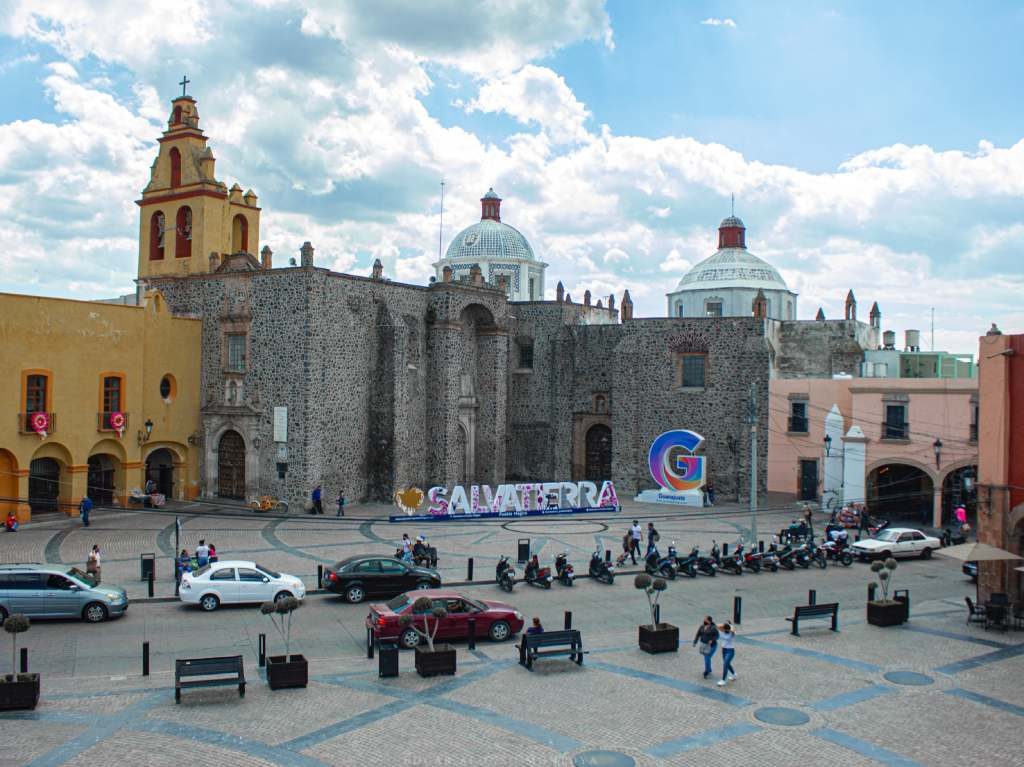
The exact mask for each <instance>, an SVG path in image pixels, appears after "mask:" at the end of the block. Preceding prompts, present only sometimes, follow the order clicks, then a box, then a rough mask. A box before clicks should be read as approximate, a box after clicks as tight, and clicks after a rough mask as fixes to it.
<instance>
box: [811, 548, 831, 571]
mask: <svg viewBox="0 0 1024 767" xmlns="http://www.w3.org/2000/svg"><path fill="white" fill-rule="evenodd" d="M811 562H813V563H814V564H816V565H817V566H818V567H820V568H821V569H822V570H824V569H825V568H826V567H828V561H827V560H826V559H825V552H824V551H823V550H822V549H821V547H820V546H818V544H816V543H815V542H814V541H810V542H808V544H807V564H808V565H809V564H810V563H811Z"/></svg>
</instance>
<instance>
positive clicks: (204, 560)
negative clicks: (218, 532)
mask: <svg viewBox="0 0 1024 767" xmlns="http://www.w3.org/2000/svg"><path fill="white" fill-rule="evenodd" d="M196 564H197V565H199V566H200V567H206V566H207V565H208V564H210V547H209V546H207V545H206V541H205V540H203V539H200V540H199V545H198V546H196Z"/></svg>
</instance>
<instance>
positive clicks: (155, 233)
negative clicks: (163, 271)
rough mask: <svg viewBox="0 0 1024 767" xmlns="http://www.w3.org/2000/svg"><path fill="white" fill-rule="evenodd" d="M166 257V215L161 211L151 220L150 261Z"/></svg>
mask: <svg viewBox="0 0 1024 767" xmlns="http://www.w3.org/2000/svg"><path fill="white" fill-rule="evenodd" d="M163 257H164V214H163V213H161V212H160V211H159V210H158V211H157V212H156V213H154V214H153V215H152V217H151V218H150V219H149V260H150V261H160V260H161V259H162V258H163Z"/></svg>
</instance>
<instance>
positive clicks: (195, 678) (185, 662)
mask: <svg viewBox="0 0 1024 767" xmlns="http://www.w3.org/2000/svg"><path fill="white" fill-rule="evenodd" d="M235 684H237V685H238V696H239V697H244V696H245V669H244V667H243V666H242V656H241V655H229V656H226V657H223V658H180V659H176V660H175V661H174V702H175V703H181V691H182V689H184V688H186V687H220V686H223V685H235Z"/></svg>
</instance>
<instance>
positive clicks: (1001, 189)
mask: <svg viewBox="0 0 1024 767" xmlns="http://www.w3.org/2000/svg"><path fill="white" fill-rule="evenodd" d="M982 10H983V12H982ZM1022 37H1024V4H1021V3H1018V2H997V1H996V0H992V1H991V2H987V3H985V4H984V7H983V9H982V8H980V7H978V6H975V5H972V4H966V3H954V2H946V1H945V0H932V1H931V2H912V1H910V0H908V1H907V2H901V3H862V2H800V0H789V1H787V2H765V1H763V0H755V1H753V2H743V1H741V0H732V1H731V2H697V1H696V0H694V1H693V2H690V1H688V0H644V1H643V2H636V0H607V1H605V0H564V1H563V2H542V1H541V0H501V1H500V2H499V0H476V1H475V2H469V1H468V0H417V2H411V0H404V1H400V0H311V1H310V2H303V3H300V2H293V1H292V0H249V1H248V2H228V0H209V1H205V0H176V2H174V3H168V2H153V1H152V0H134V1H133V2H113V1H109V2H108V1H107V0H90V2H88V3H83V2H80V0H46V1H45V2H33V1H31V0H0V291H6V292H19V293H30V294H36V295H52V296H65V297H73V298H82V299H94V298H102V297H110V296H114V295H117V294H121V293H128V292H131V291H132V290H133V282H132V280H133V278H134V276H135V272H136V264H137V247H138V245H137V242H138V231H139V212H138V207H137V206H136V205H135V202H134V201H135V200H136V199H138V198H139V197H140V195H141V191H142V189H143V187H144V186H145V185H146V183H147V182H148V179H149V169H150V166H151V164H152V162H153V159H154V157H155V154H156V150H157V144H156V138H157V137H158V136H159V135H160V133H161V131H162V130H163V129H164V127H165V125H166V120H167V118H168V115H169V112H170V100H171V99H172V98H173V97H174V96H175V95H176V94H177V93H180V86H178V85H177V83H178V82H179V81H180V80H181V79H182V75H183V74H187V75H188V77H189V79H190V80H191V85H190V86H189V92H190V94H191V95H193V96H194V97H195V98H196V99H197V101H198V107H199V113H200V116H201V121H202V127H203V128H204V130H205V132H206V134H207V135H208V136H209V137H210V145H211V146H212V148H213V150H214V153H215V155H216V157H217V175H218V177H219V178H220V180H222V181H225V182H226V183H227V184H228V185H229V186H230V185H231V184H233V183H235V182H236V181H237V182H238V183H239V184H240V185H241V186H242V187H243V188H244V189H248V188H252V189H254V190H255V191H256V192H257V194H259V197H260V205H261V207H262V209H263V211H262V221H261V233H260V234H261V243H260V247H262V245H263V244H267V245H269V246H270V247H271V249H272V250H273V251H274V253H275V254H276V259H277V263H285V262H286V261H285V259H287V258H288V257H289V256H292V255H297V252H298V249H299V247H300V246H301V244H302V243H303V242H304V241H305V240H310V241H311V242H312V243H313V245H314V246H315V247H316V253H317V262H318V264H319V265H322V266H328V267H331V268H334V269H337V270H340V271H346V272H351V273H354V274H368V273H369V271H370V268H371V264H372V263H373V260H374V259H375V258H380V259H381V261H382V262H383V264H384V272H385V275H386V276H388V277H390V278H392V279H396V280H401V281H407V282H414V283H419V284H423V283H426V282H427V280H428V279H429V277H430V275H431V274H432V273H433V270H432V268H431V263H432V262H434V261H435V260H436V259H437V255H438V235H439V227H438V224H439V213H440V197H439V192H440V183H441V181H442V180H443V181H444V182H445V204H444V208H445V210H444V221H445V227H444V231H443V234H442V238H443V241H444V244H445V247H447V244H448V242H450V241H451V239H452V238H453V237H454V236H455V235H456V234H457V232H458V231H459V230H460V229H462V228H463V227H465V226H468V225H470V224H472V223H473V222H474V221H476V220H478V219H479V215H480V205H479V198H480V197H481V196H482V195H483V193H484V192H486V191H487V189H488V187H491V186H493V187H494V188H495V189H496V190H497V191H498V192H499V194H500V195H501V196H502V197H503V198H504V202H503V204H502V220H503V221H505V222H506V223H509V224H511V225H513V226H515V227H516V228H517V229H519V230H520V231H521V232H523V233H524V234H525V235H526V237H527V238H528V239H529V240H530V242H531V244H532V246H533V248H534V251H535V252H536V253H537V255H538V257H539V258H541V259H543V260H544V261H546V262H547V263H549V264H550V267H549V268H548V272H547V280H546V282H547V285H546V287H547V294H548V296H547V297H548V298H553V297H554V291H555V285H556V284H557V282H558V281H559V280H561V281H562V282H563V283H564V284H565V286H566V289H567V290H568V291H569V292H570V293H571V294H572V295H573V296H574V297H575V298H576V300H579V298H580V297H582V294H583V292H584V291H585V290H588V289H589V290H590V291H591V292H592V293H593V294H594V295H595V297H596V296H607V295H608V294H611V293H615V294H616V297H617V299H620V298H621V295H622V292H623V290H625V289H628V290H629V291H630V294H631V296H632V298H633V301H634V304H635V313H636V315H637V316H664V314H665V313H666V311H667V307H666V299H665V294H666V293H667V292H670V291H671V290H673V289H674V287H675V285H676V283H677V282H678V280H679V279H680V278H681V277H682V276H683V275H684V274H685V273H686V271H687V270H688V269H689V268H690V267H692V266H693V265H695V264H697V263H699V262H700V261H701V260H703V259H704V258H707V257H708V256H710V255H711V254H712V253H713V251H714V247H715V243H716V242H717V233H716V229H717V226H718V223H719V222H720V221H721V219H722V218H724V217H725V216H727V215H728V214H729V211H730V195H735V199H736V203H735V205H736V214H737V215H739V216H740V217H742V218H743V219H744V221H745V223H746V226H747V245H748V248H749V249H750V250H751V251H752V252H753V253H755V254H757V255H759V256H761V257H762V258H765V259H766V260H767V261H769V262H770V263H771V264H772V265H774V266H775V267H776V268H778V269H779V271H780V272H781V273H782V275H783V277H784V278H785V279H786V281H787V282H788V284H789V286H790V288H791V289H793V290H795V291H797V292H798V293H799V294H800V298H799V318H800V319H812V318H813V317H814V315H815V313H816V312H817V310H818V307H819V306H820V307H822V308H823V309H824V312H825V314H826V316H827V317H830V318H834V317H840V316H842V305H843V300H844V299H845V296H846V293H847V291H848V290H850V289H852V290H853V291H854V293H855V295H856V296H857V300H858V304H859V310H860V316H861V318H864V319H866V316H867V311H868V309H869V308H870V306H871V304H872V302H874V301H877V302H878V304H879V306H880V308H881V311H882V322H883V327H884V328H886V329H892V330H896V331H897V333H898V334H899V337H900V338H902V331H903V330H905V329H908V328H915V329H921V330H922V331H924V332H923V345H924V347H925V348H929V347H930V346H931V334H930V327H931V316H932V310H933V309H934V317H935V320H934V327H935V333H934V337H935V342H934V343H935V348H937V349H944V350H948V351H953V352H960V353H976V350H977V336H979V335H981V334H983V333H984V332H985V331H986V330H988V328H989V326H990V324H991V323H993V322H995V323H997V324H998V325H999V327H1000V328H1001V329H1002V330H1003V331H1004V332H1024V302H1022V301H1021V296H1022V295H1024V268H1022V266H1021V254H1022V250H1024V215H1022V213H1024V100H1022V99H1020V98H1019V96H1020V81H1019V77H1020V73H1021V72H1024V46H1021V45H1020V44H1019V41H1020V40H1021V39H1022Z"/></svg>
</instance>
